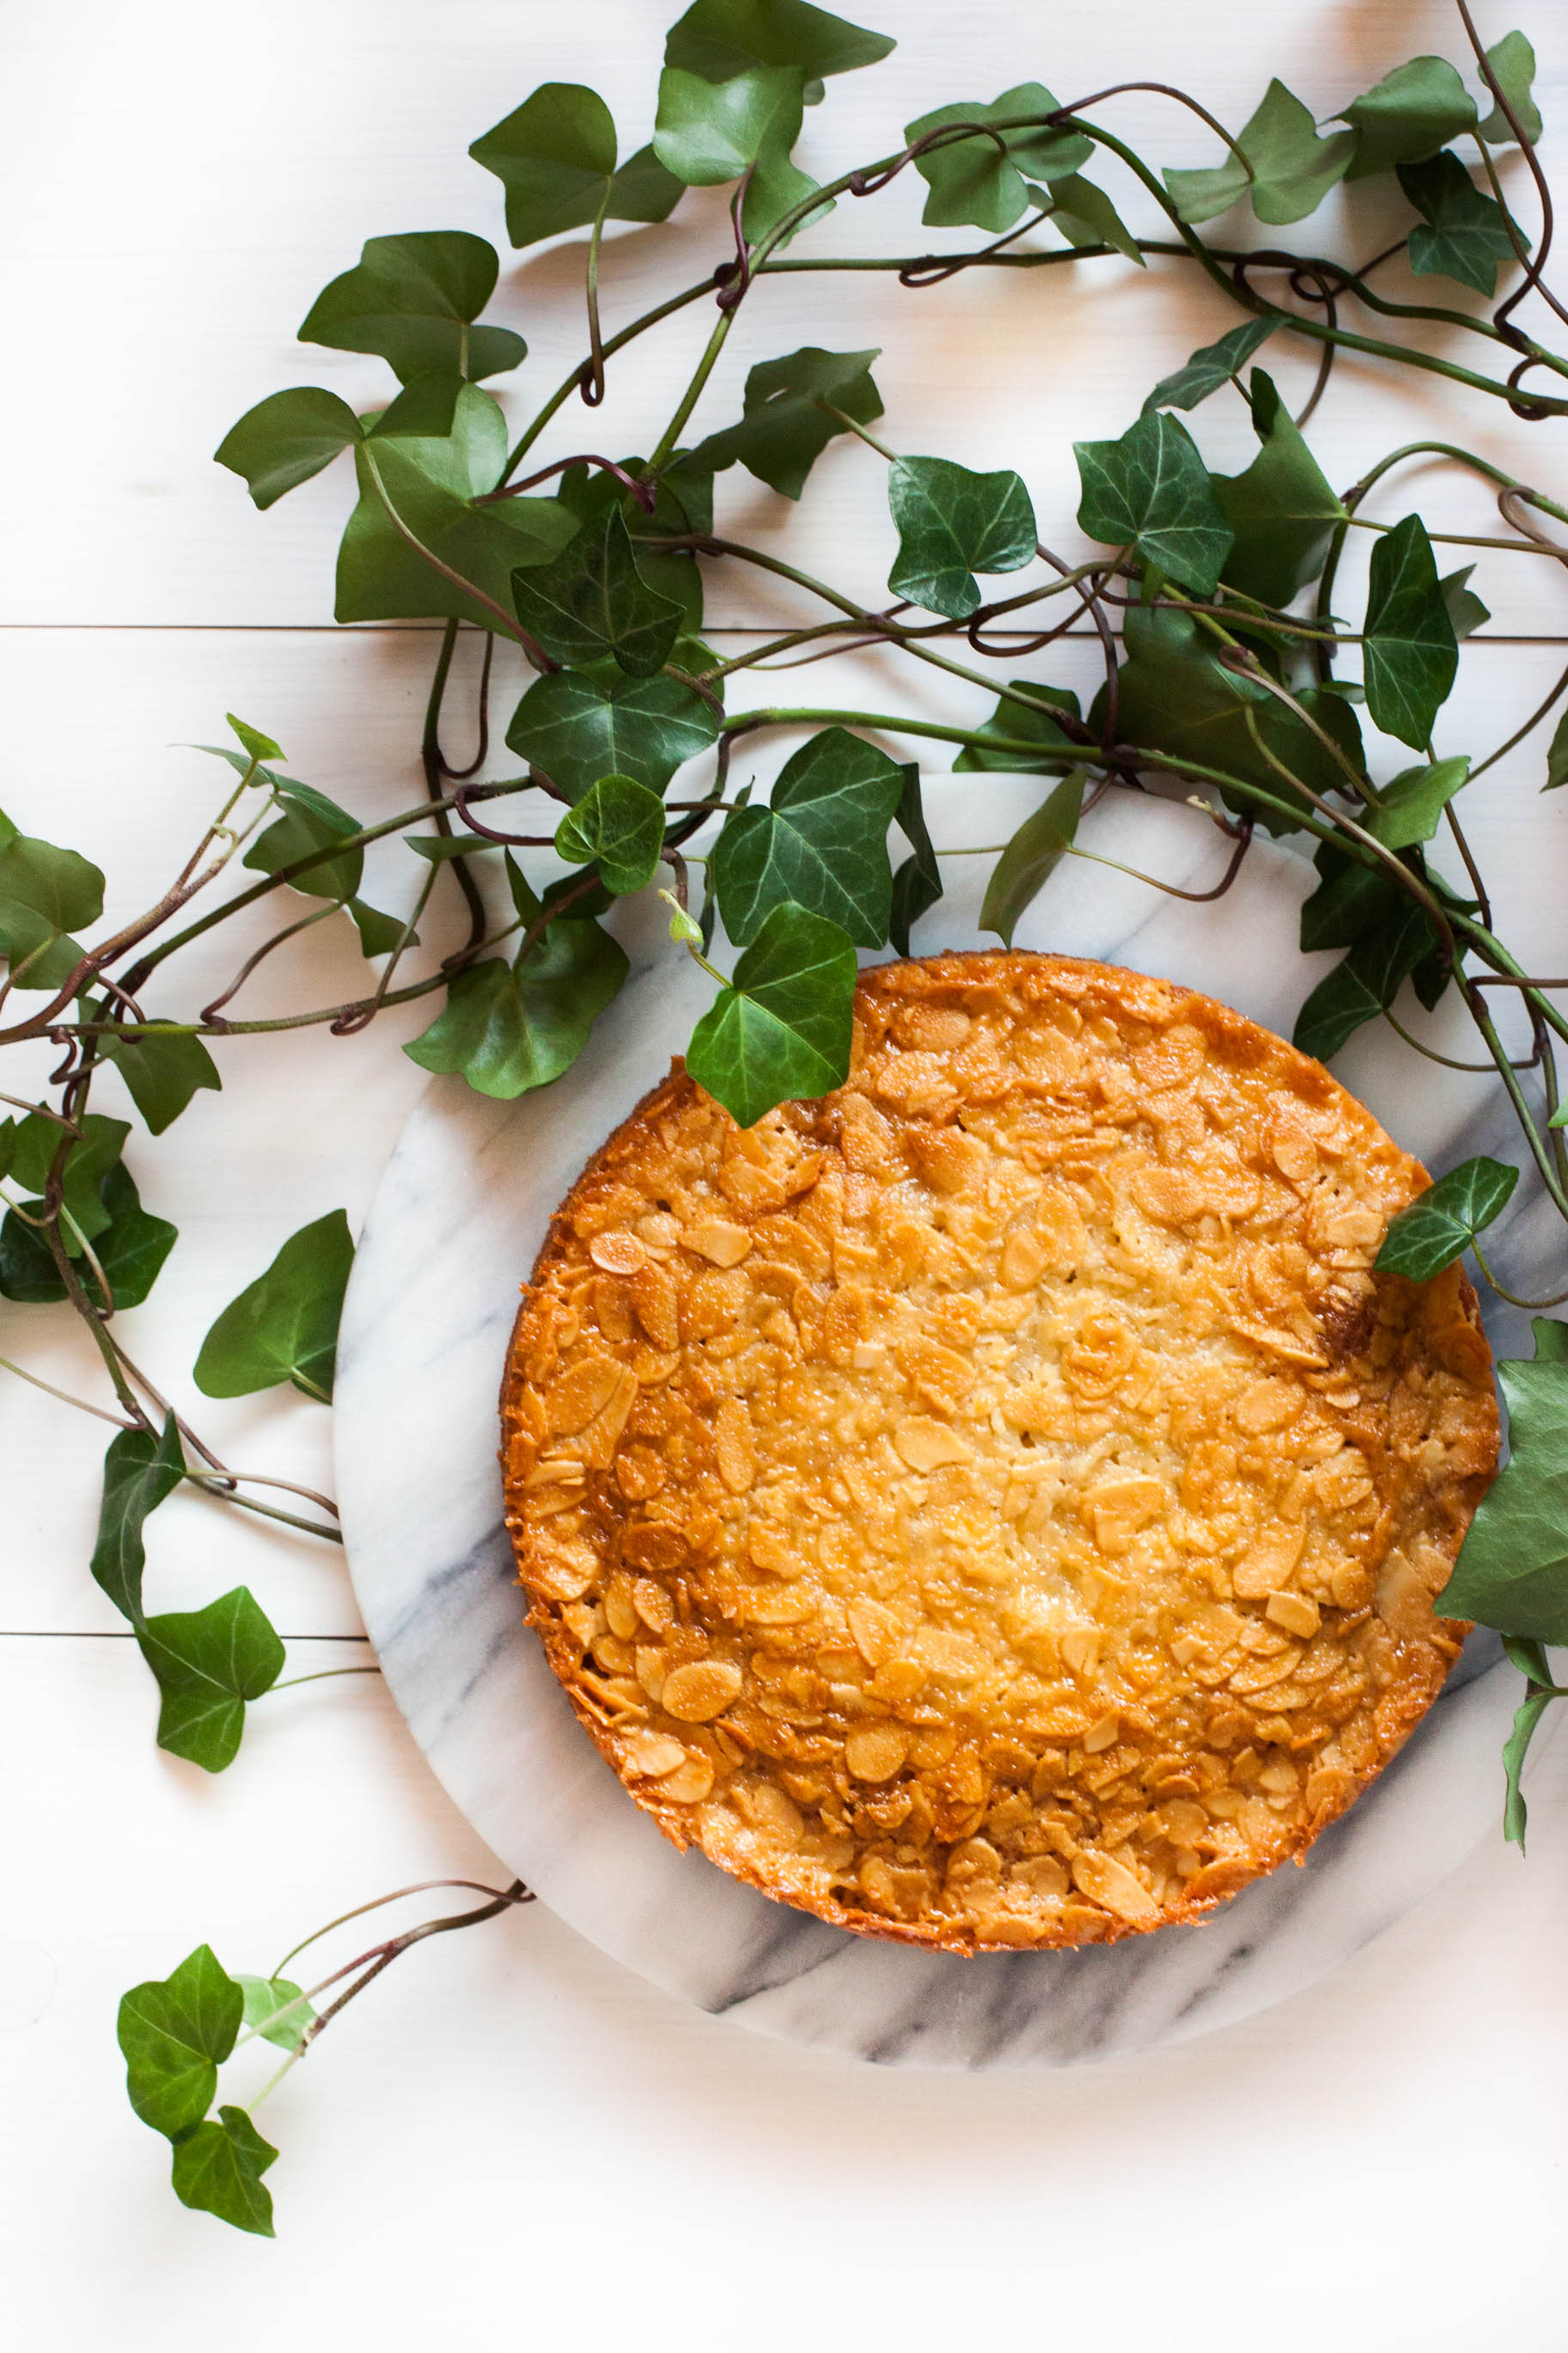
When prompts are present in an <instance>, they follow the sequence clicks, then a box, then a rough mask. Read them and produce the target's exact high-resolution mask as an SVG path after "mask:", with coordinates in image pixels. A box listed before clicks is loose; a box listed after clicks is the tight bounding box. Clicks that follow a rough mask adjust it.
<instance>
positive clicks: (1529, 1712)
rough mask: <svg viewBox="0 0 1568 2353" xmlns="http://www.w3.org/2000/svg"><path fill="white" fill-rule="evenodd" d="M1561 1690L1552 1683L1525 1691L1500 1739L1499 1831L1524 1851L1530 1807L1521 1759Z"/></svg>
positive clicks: (1523, 1757) (1526, 1752)
mask: <svg viewBox="0 0 1568 2353" xmlns="http://www.w3.org/2000/svg"><path fill="white" fill-rule="evenodd" d="M1562 1697H1563V1694H1562V1693H1561V1692H1560V1691H1559V1690H1557V1689H1556V1687H1555V1686H1553V1687H1552V1688H1551V1689H1550V1690H1546V1691H1531V1692H1527V1693H1526V1694H1525V1696H1524V1698H1523V1699H1521V1702H1520V1704H1519V1705H1518V1707H1517V1708H1516V1709H1515V1710H1514V1716H1513V1729H1512V1731H1511V1732H1510V1734H1509V1736H1508V1738H1507V1739H1506V1740H1505V1741H1504V1743H1503V1748H1502V1769H1503V1792H1504V1794H1503V1807H1502V1834H1503V1837H1504V1838H1505V1839H1506V1840H1507V1841H1508V1842H1509V1844H1510V1846H1516V1847H1518V1849H1519V1851H1520V1852H1521V1854H1522V1853H1523V1852H1524V1833H1525V1830H1526V1827H1527V1825H1528V1823H1529V1820H1530V1809H1529V1807H1528V1806H1527V1805H1526V1804H1525V1801H1524V1779H1523V1776H1524V1760H1525V1757H1526V1755H1527V1754H1528V1752H1529V1748H1530V1744H1531V1741H1532V1740H1533V1739H1534V1737H1535V1733H1536V1727H1537V1726H1538V1725H1539V1724H1540V1722H1541V1719H1542V1716H1543V1715H1545V1713H1546V1711H1547V1709H1548V1708H1549V1707H1550V1706H1551V1704H1552V1701H1553V1700H1554V1699H1561V1698H1562Z"/></svg>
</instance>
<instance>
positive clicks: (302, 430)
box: [213, 385, 360, 508]
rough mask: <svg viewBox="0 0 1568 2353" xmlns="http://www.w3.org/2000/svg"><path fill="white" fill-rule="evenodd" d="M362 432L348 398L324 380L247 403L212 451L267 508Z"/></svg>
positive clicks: (261, 504) (321, 466)
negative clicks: (342, 397) (326, 386)
mask: <svg viewBox="0 0 1568 2353" xmlns="http://www.w3.org/2000/svg"><path fill="white" fill-rule="evenodd" d="M359 438H360V421H359V418H358V417H356V416H355V415H354V413H353V409H352V408H351V407H350V406H349V405H348V403H347V401H346V400H340V399H339V398H338V396H337V394H336V393H335V392H324V391H323V390H322V389H321V385H298V386H296V388H295V389H294V390H292V391H290V392H275V393H273V394H271V395H270V396H269V397H268V399H266V400H258V402H257V404H256V406H255V407H254V408H247V410H246V412H245V415H244V416H243V417H241V418H240V420H239V422H238V424H237V425H234V426H231V427H229V430H228V431H227V432H226V434H225V435H224V438H223V439H222V440H221V441H220V442H219V443H218V445H217V448H216V449H215V450H214V452H213V456H214V458H215V459H216V462H217V463H218V465H220V466H226V467H227V468H228V470H229V472H230V473H231V474H238V475H239V476H240V478H241V479H242V480H243V481H244V483H245V486H246V488H247V490H248V491H249V492H250V495H251V498H252V500H253V501H254V502H255V503H256V505H257V506H258V507H264V508H265V507H269V506H273V505H276V503H277V501H279V499H280V498H282V497H283V496H284V494H285V493H286V492H287V491H292V490H297V489H298V488H299V486H300V483H301V482H308V481H309V480H310V477H311V475H312V474H319V473H320V472H321V470H322V468H323V467H324V466H330V465H331V462H332V459H334V458H335V457H336V456H337V454H338V452H339V450H340V449H348V448H352V447H353V444H354V443H355V442H356V441H358V439H359Z"/></svg>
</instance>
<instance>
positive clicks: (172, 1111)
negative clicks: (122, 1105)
mask: <svg viewBox="0 0 1568 2353" xmlns="http://www.w3.org/2000/svg"><path fill="white" fill-rule="evenodd" d="M98 1051H99V1056H100V1060H103V1061H106V1062H112V1063H113V1064H114V1066H115V1068H116V1069H117V1070H118V1071H119V1072H120V1075H121V1078H122V1079H123V1080H124V1082H125V1084H126V1088H127V1090H128V1092H129V1093H130V1096H131V1100H132V1103H134V1104H135V1106H136V1108H137V1110H138V1111H139V1112H140V1113H141V1114H142V1118H143V1119H144V1120H145V1121H146V1123H147V1125H148V1127H149V1128H150V1129H151V1130H152V1132H153V1134H154V1135H162V1134H163V1130H164V1129H165V1128H166V1127H170V1126H172V1125H173V1124H174V1121H175V1120H177V1119H178V1118H179V1116H180V1113H182V1112H183V1111H184V1109H185V1107H186V1105H187V1104H188V1103H190V1102H191V1100H192V1098H193V1097H194V1096H195V1093H196V1092H197V1091H198V1089H200V1088H203V1087H207V1088H210V1089H212V1091H213V1092H215V1093H216V1092H217V1091H218V1090H220V1089H221V1088H222V1085H223V1081H222V1079H221V1078H220V1077H219V1076H218V1069H217V1064H216V1062H215V1061H214V1060H213V1058H212V1056H211V1055H210V1054H209V1053H208V1051H207V1050H206V1048H205V1045H204V1044H203V1043H202V1041H201V1039H199V1038H191V1037H187V1036H184V1035H182V1034H181V1033H180V1032H179V1031H178V1030H173V1029H158V1028H157V1026H156V1024H155V1023H153V1022H148V1023H146V1024H143V1025H141V1026H139V1027H138V1028H136V1029H132V1030H131V1031H129V1032H128V1033H127V1034H126V1035H125V1036H124V1037H123V1038H108V1037H105V1038H100V1039H99V1041H98Z"/></svg>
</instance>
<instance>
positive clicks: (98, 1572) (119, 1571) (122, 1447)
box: [90, 1413, 206, 2108]
mask: <svg viewBox="0 0 1568 2353" xmlns="http://www.w3.org/2000/svg"><path fill="white" fill-rule="evenodd" d="M184 1468H185V1458H184V1451H183V1449H182V1448H181V1445H180V1433H179V1430H178V1429H177V1427H176V1425H175V1421H174V1415H173V1414H172V1413H171V1414H169V1415H167V1416H166V1417H165V1419H164V1422H163V1430H162V1432H161V1433H160V1435H159V1436H158V1437H157V1438H154V1437H153V1434H152V1432H151V1431H150V1430H121V1431H120V1432H119V1433H118V1434H117V1435H116V1436H115V1437H114V1438H111V1439H110V1442H109V1451H108V1453H107V1454H106V1455H105V1456H104V1458H103V1501H102V1503H101V1504H100V1506H99V1514H98V1541H97V1543H96V1544H95V1545H94V1546H93V1549H92V1560H91V1563H90V1567H91V1569H92V1575H93V1578H94V1581H95V1583H97V1584H98V1585H100V1587H101V1588H102V1589H103V1591H104V1592H105V1593H107V1594H108V1596H109V1598H110V1601H112V1602H113V1604H114V1606H115V1608H116V1609H118V1610H119V1612H120V1614H121V1617H122V1618H129V1619H130V1620H131V1622H132V1625H133V1626H135V1625H140V1624H141V1622H142V1573H143V1571H144V1570H145V1568H146V1566H147V1550H146V1546H145V1545H144V1544H143V1543H142V1529H143V1528H144V1527H145V1525H146V1524H147V1519H148V1515H149V1514H151V1513H153V1512H155V1511H156V1510H157V1508H158V1506H159V1504H162V1503H163V1502H164V1501H165V1500H166V1498H167V1497H168V1496H170V1495H172V1494H173V1493H174V1489H175V1488H176V1487H177V1486H178V1485H179V1483H180V1481H181V1479H182V1478H183V1477H184ZM202 2106H203V2107H204V2108H205V2106H206V2102H205V2100H204V2101H203V2103H202Z"/></svg>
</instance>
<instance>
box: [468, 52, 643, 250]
mask: <svg viewBox="0 0 1568 2353" xmlns="http://www.w3.org/2000/svg"><path fill="white" fill-rule="evenodd" d="M468 153H469V154H470V155H471V156H472V157H473V159H474V161H475V163H476V164H483V165H484V168H485V170H486V171H487V172H493V173H494V174H495V175H496V177H497V179H498V180H500V183H501V185H502V186H503V187H504V188H505V190H506V233H507V235H508V237H510V239H511V241H512V243H513V245H515V246H523V245H536V244H537V243H538V242H539V240H540V238H541V237H557V236H559V235H560V233H561V232H562V230H563V229H569V228H582V227H584V226H585V225H586V224H587V223H588V222H589V221H592V220H594V219H595V217H596V216H597V215H598V211H599V207H600V206H601V205H602V206H604V209H605V219H606V220H632V221H661V220H668V217H669V215H670V214H671V212H673V210H674V209H675V206H676V205H677V203H678V202H679V197H680V183H679V180H677V179H674V178H672V177H671V175H670V174H669V173H668V172H667V171H666V170H665V168H664V166H663V164H661V163H660V162H659V160H658V156H657V155H655V153H653V151H652V149H651V148H649V147H642V148H639V149H638V150H637V153H636V154H635V155H634V156H632V157H631V159H630V161H629V162H628V163H627V164H625V165H624V166H623V168H622V169H621V170H620V171H617V170H616V125H615V121H614V119H613V117H612V115H611V113H610V110H609V108H608V107H607V106H606V105H605V101H604V100H603V99H602V98H601V97H600V96H599V94H598V92H597V91H596V90H588V89H585V88H584V85H583V84H582V83H581V82H575V81H547V82H543V83H542V84H541V85H540V87H539V89H538V90H535V91H534V93H533V95H532V97H531V98H526V99H524V100H523V102H522V104H521V106H520V107H518V108H516V109H515V110H514V111H513V112H511V113H510V114H509V115H508V116H507V117H506V119H505V121H502V122H498V123H497V124H496V125H495V127H494V129H493V130H490V131H487V132H485V134H484V136H483V137H482V138H480V139H476V140H475V141H474V143H473V145H472V146H471V147H470V148H469V149H468Z"/></svg>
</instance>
